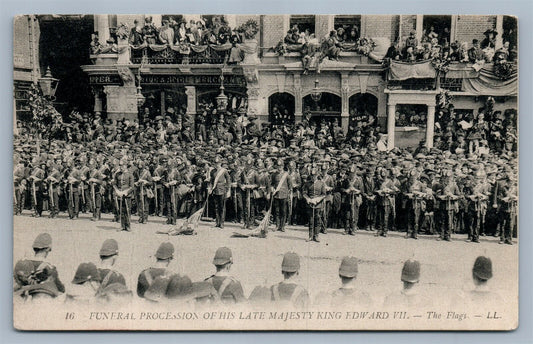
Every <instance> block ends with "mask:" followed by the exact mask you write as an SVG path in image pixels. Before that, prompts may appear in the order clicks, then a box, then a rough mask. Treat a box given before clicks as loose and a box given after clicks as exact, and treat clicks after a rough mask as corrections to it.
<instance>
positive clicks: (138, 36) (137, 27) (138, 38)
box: [129, 19, 144, 47]
mask: <svg viewBox="0 0 533 344" xmlns="http://www.w3.org/2000/svg"><path fill="white" fill-rule="evenodd" d="M133 25H134V26H133V27H132V28H131V31H130V39H129V43H130V44H131V45H133V46H134V47H138V46H139V45H141V44H143V43H144V36H143V28H142V27H141V24H139V21H138V20H137V19H135V20H134V21H133Z"/></svg>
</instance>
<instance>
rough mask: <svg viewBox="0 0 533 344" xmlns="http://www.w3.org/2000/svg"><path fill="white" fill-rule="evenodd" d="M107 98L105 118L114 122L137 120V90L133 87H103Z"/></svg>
mask: <svg viewBox="0 0 533 344" xmlns="http://www.w3.org/2000/svg"><path fill="white" fill-rule="evenodd" d="M104 93H105V94H106V96H107V117H108V118H111V119H115V120H119V119H122V118H126V119H129V120H131V121H132V120H134V119H137V115H138V109H137V88H136V87H135V86H117V85H108V86H104Z"/></svg>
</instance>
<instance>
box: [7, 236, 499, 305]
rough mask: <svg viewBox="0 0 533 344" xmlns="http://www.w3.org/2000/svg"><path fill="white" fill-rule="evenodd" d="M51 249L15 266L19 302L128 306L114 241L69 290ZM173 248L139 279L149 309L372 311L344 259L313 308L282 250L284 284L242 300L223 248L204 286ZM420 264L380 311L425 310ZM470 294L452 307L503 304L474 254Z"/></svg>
mask: <svg viewBox="0 0 533 344" xmlns="http://www.w3.org/2000/svg"><path fill="white" fill-rule="evenodd" d="M51 249H52V238H51V236H50V235H49V234H48V233H41V234H39V235H38V236H37V237H36V239H35V241H34V243H33V250H34V255H35V256H34V258H33V259H22V260H19V261H18V262H17V263H16V264H15V267H14V273H13V276H14V292H15V295H16V297H17V298H16V300H22V301H24V302H27V303H38V302H50V301H52V302H55V301H63V302H67V303H74V304H79V305H90V304H96V303H98V304H102V303H114V304H126V303H128V302H131V300H132V298H133V295H134V293H133V292H132V291H131V290H130V289H129V288H128V286H127V284H126V279H125V278H124V276H123V275H122V274H121V273H120V272H119V271H117V270H116V268H115V265H116V261H117V259H118V254H119V246H118V243H117V241H116V240H114V239H107V240H105V241H104V243H103V244H102V247H101V249H100V251H99V257H100V262H99V267H97V265H96V264H94V263H92V262H85V263H81V264H80V265H79V266H78V268H77V269H76V272H75V273H74V277H73V279H72V282H71V284H70V285H69V286H67V288H65V286H64V285H63V283H62V282H61V281H60V279H59V275H58V272H57V269H56V267H55V266H53V265H52V264H50V263H49V262H48V261H47V256H48V254H49V253H50V251H51ZM174 255H175V249H174V246H173V245H172V243H170V242H163V243H161V244H160V245H159V247H158V249H157V251H156V252H155V255H154V257H155V261H154V263H153V265H152V266H151V267H149V268H147V269H144V270H143V271H141V272H140V273H139V275H138V278H137V287H136V294H137V296H138V297H139V298H142V299H144V300H146V301H147V302H149V303H151V304H152V305H154V306H155V305H156V304H159V305H165V304H167V303H168V304H175V303H178V304H181V305H185V306H192V307H202V306H216V305H235V304H246V303H248V304H249V305H251V306H258V305H259V306H260V305H262V306H265V305H269V304H275V305H277V306H287V307H294V308H297V309H303V308H307V307H310V306H312V305H316V306H332V307H336V308H339V307H363V308H364V307H371V306H377V304H376V303H375V302H374V300H373V299H372V297H371V295H369V294H368V293H367V292H366V291H365V290H361V286H360V284H356V283H355V281H356V279H357V275H358V260H357V258H355V257H344V258H343V259H342V262H341V264H340V266H339V273H338V275H339V278H340V288H338V289H335V290H333V291H332V292H329V293H326V292H319V293H318V294H317V295H316V297H315V299H314V302H311V298H310V294H309V292H308V290H307V289H306V288H305V287H304V286H303V285H301V283H300V282H299V281H298V274H299V271H300V257H299V255H298V254H296V253H294V252H287V253H285V254H284V256H283V260H282V263H281V273H282V276H283V279H282V280H281V281H280V282H279V283H276V284H273V285H272V286H270V287H266V286H257V287H255V288H254V289H253V290H252V292H251V293H250V295H249V296H248V298H247V297H245V295H244V292H243V287H242V285H241V283H240V282H239V280H238V279H237V278H236V277H234V276H233V275H232V274H231V267H232V265H233V254H232V251H231V249H229V248H228V247H220V248H218V249H217V251H216V252H215V256H214V258H213V265H214V266H215V270H216V271H215V273H214V274H213V275H211V276H209V277H207V278H206V279H205V280H203V281H199V282H192V281H191V279H190V278H189V277H188V276H187V275H182V274H177V273H175V272H173V271H171V270H170V269H169V264H170V263H171V261H172V260H173V259H174ZM420 266H421V264H420V262H419V261H417V260H413V259H409V260H407V261H406V262H405V263H404V264H403V268H402V271H401V278H400V280H401V283H402V284H403V288H402V289H401V291H398V292H394V293H392V294H390V295H388V296H386V298H385V301H384V304H383V306H384V307H398V306H402V307H407V308H408V309H411V308H424V307H431V306H434V305H433V300H432V299H431V298H428V296H427V295H426V294H425V293H424V292H423V290H422V289H423V287H420V286H419V285H418V283H419V281H420V274H421V267H420ZM472 278H473V282H474V285H475V288H474V289H473V290H472V291H470V292H468V293H467V294H466V295H461V294H460V293H458V294H455V295H454V297H452V298H451V299H450V300H449V301H450V304H451V305H454V307H456V308H454V309H457V307H459V306H460V307H464V306H468V307H479V306H487V305H495V304H498V305H501V303H502V298H501V297H500V296H499V295H498V294H497V293H495V292H493V291H491V290H490V288H489V285H488V281H489V280H490V279H491V278H492V261H491V259H490V258H487V257H484V256H479V257H477V259H476V261H475V262H474V265H473V268H472Z"/></svg>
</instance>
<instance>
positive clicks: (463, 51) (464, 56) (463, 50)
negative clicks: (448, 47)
mask: <svg viewBox="0 0 533 344" xmlns="http://www.w3.org/2000/svg"><path fill="white" fill-rule="evenodd" d="M451 59H452V61H458V62H468V59H469V56H468V43H467V42H462V43H461V45H460V46H458V47H457V49H456V50H455V52H452V55H451Z"/></svg>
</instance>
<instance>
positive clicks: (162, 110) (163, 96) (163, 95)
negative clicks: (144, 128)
mask: <svg viewBox="0 0 533 344" xmlns="http://www.w3.org/2000/svg"><path fill="white" fill-rule="evenodd" d="M166 113H167V109H166V107H165V91H161V116H164V115H165V114H166Z"/></svg>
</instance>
